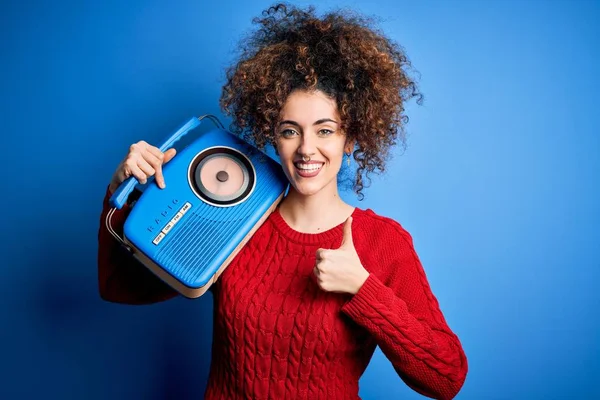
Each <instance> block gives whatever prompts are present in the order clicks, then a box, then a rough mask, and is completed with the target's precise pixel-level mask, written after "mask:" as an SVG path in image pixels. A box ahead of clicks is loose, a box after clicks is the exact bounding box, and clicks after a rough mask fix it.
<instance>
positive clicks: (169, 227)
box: [162, 221, 175, 235]
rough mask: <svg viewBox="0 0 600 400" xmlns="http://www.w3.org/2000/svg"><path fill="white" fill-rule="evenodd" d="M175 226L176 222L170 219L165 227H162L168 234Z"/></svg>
mask: <svg viewBox="0 0 600 400" xmlns="http://www.w3.org/2000/svg"><path fill="white" fill-rule="evenodd" d="M174 226H175V224H174V223H173V222H172V221H169V223H167V224H166V225H165V227H164V228H163V229H162V231H163V233H164V234H165V235H166V234H167V233H169V231H170V230H171V229H173V227H174Z"/></svg>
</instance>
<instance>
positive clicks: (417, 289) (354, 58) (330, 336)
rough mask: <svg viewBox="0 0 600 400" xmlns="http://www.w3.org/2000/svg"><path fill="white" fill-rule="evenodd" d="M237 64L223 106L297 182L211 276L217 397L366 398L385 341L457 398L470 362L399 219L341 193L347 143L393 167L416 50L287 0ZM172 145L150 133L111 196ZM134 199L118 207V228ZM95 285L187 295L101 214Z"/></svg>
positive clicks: (417, 383) (430, 392)
mask: <svg viewBox="0 0 600 400" xmlns="http://www.w3.org/2000/svg"><path fill="white" fill-rule="evenodd" d="M255 22H258V23H259V24H260V26H261V27H260V29H259V30H258V31H257V32H255V33H254V34H253V35H252V36H251V37H250V38H248V39H247V40H246V41H244V42H243V43H244V44H243V46H244V47H243V48H242V55H241V59H240V61H239V62H238V63H237V64H236V65H234V66H233V67H232V68H231V69H230V70H229V71H228V74H227V82H226V84H225V86H224V88H223V95H222V98H221V105H222V107H223V109H224V110H225V112H226V113H228V114H229V115H232V116H233V122H234V127H233V128H232V130H234V131H236V132H237V133H240V134H242V133H243V134H245V135H246V137H247V138H248V139H251V140H252V141H253V142H254V143H255V144H256V145H257V146H258V147H261V148H262V146H264V145H265V144H266V143H271V144H273V145H274V147H275V149H276V151H277V153H278V155H279V157H280V160H281V164H282V167H283V170H284V171H285V174H286V175H287V178H288V179H289V181H290V184H291V186H290V190H289V194H288V195H287V196H286V197H285V198H284V199H283V200H282V202H281V204H280V205H279V207H278V208H277V209H276V210H275V212H273V214H271V215H270V217H269V218H268V220H267V221H266V222H265V223H264V224H263V225H262V226H261V228H260V229H259V230H258V231H257V232H256V233H255V234H254V235H253V237H252V238H251V240H250V241H249V242H248V243H247V245H246V246H245V247H244V248H243V249H242V250H241V251H240V253H239V254H238V255H237V257H236V258H235V259H234V261H233V262H232V263H231V264H230V265H229V266H228V268H227V269H226V270H225V271H224V272H223V274H222V275H221V276H220V278H219V280H218V281H217V282H216V283H215V284H214V285H213V286H211V291H212V293H213V296H214V307H215V309H214V312H215V319H214V335H213V338H214V339H213V351H212V357H213V358H212V364H211V370H210V376H209V381H208V385H207V391H206V398H209V399H236V398H253V399H259V398H276V399H295V398H298V399H305V398H307V399H321V398H327V399H352V398H354V399H356V398H358V392H359V387H358V383H359V378H360V376H361V375H362V373H363V372H364V370H365V368H366V367H367V365H368V363H369V360H370V359H371V357H372V355H373V352H374V350H375V348H376V346H379V347H380V348H381V350H382V352H383V353H384V354H385V355H386V356H387V358H388V359H389V360H390V361H391V363H392V365H393V366H394V368H395V370H396V371H397V373H398V375H399V377H400V378H401V379H402V380H403V381H404V382H405V383H406V384H407V385H409V386H410V387H411V388H412V389H413V390H415V391H417V392H419V393H421V394H423V395H425V396H429V397H432V398H438V399H450V398H453V397H454V396H456V394H457V393H458V392H459V390H460V389H461V387H462V385H463V383H464V380H465V377H466V374H467V360H466V357H465V354H464V351H463V349H462V347H461V343H460V341H459V339H458V338H457V336H456V335H455V334H454V333H453V332H452V330H451V329H450V328H449V327H448V325H447V323H446V321H445V319H444V316H443V314H442V312H441V311H440V308H439V306H438V303H437V300H436V298H435V296H434V295H433V294H432V292H431V290H430V287H429V284H428V281H427V278H426V276H425V273H424V271H423V268H422V266H421V264H420V261H419V258H418V256H417V254H416V253H415V250H414V248H413V244H412V239H411V236H410V235H409V233H407V232H406V231H405V230H404V229H403V228H402V226H401V225H400V224H399V223H397V222H395V221H393V220H391V219H389V218H387V217H383V216H380V215H377V214H376V213H374V212H373V211H372V210H369V209H367V210H363V209H360V208H354V207H351V206H350V205H348V204H346V203H345V202H344V201H343V200H342V199H341V198H340V197H339V195H338V176H339V175H340V170H341V169H342V166H344V169H347V168H349V167H348V166H346V161H349V157H351V156H352V157H353V158H354V160H355V161H356V162H357V164H358V166H359V168H358V170H357V171H356V177H355V188H356V191H357V193H358V194H361V191H362V189H363V177H362V175H363V173H364V172H370V171H374V170H376V169H379V170H383V168H384V160H385V157H386V155H387V152H388V151H389V149H390V147H391V146H392V145H394V144H395V142H396V139H397V135H398V133H402V130H403V125H402V122H403V121H405V117H404V116H403V115H402V112H403V111H404V107H403V106H404V102H405V101H406V100H407V99H409V98H411V97H414V96H419V93H418V92H417V90H416V85H415V84H414V82H413V80H412V79H411V78H410V77H409V76H408V74H407V73H406V71H405V70H404V68H405V67H406V66H407V65H409V64H408V61H407V59H406V57H405V55H404V53H403V52H402V51H401V50H400V49H399V48H398V47H397V46H396V45H395V44H393V43H392V42H390V41H389V40H388V39H386V38H385V37H384V36H383V35H381V34H379V33H377V32H376V31H374V30H373V29H371V28H369V26H368V25H367V22H366V21H365V20H363V19H360V18H358V17H355V16H348V15H345V14H342V13H332V14H329V15H327V16H325V17H323V18H322V19H319V18H317V17H316V16H315V15H314V14H313V10H312V9H309V10H306V11H302V10H298V9H295V8H289V7H286V6H281V5H278V6H275V7H272V8H270V9H268V10H267V11H265V13H264V18H262V19H257V20H255ZM174 156H175V151H174V150H173V149H170V150H168V151H166V152H165V153H161V152H160V151H159V150H158V149H157V148H155V147H153V146H151V145H149V144H147V143H145V142H139V143H136V144H134V145H132V146H131V148H130V151H129V153H128V155H127V156H126V157H125V159H124V160H123V162H122V163H121V164H120V165H119V167H118V168H117V170H116V172H115V174H114V176H113V179H112V182H111V184H110V185H109V188H108V190H107V193H106V197H105V200H104V210H103V213H102V219H101V221H103V220H104V217H105V215H106V213H107V211H108V209H109V206H108V203H107V200H108V198H109V197H110V195H111V193H112V191H113V190H114V189H115V188H116V187H117V186H118V185H119V184H120V183H121V182H122V181H123V180H124V179H126V178H127V177H129V176H131V175H134V176H136V177H137V179H138V180H139V181H140V182H142V183H144V182H146V179H147V178H148V177H150V176H153V175H155V178H156V183H157V184H158V185H159V186H160V187H164V185H165V183H166V182H164V178H163V176H162V172H161V166H162V165H164V163H167V162H168V161H169V160H170V159H172V158H173V157H174ZM128 212H129V209H128V208H127V207H124V208H123V209H122V210H120V211H119V213H118V214H117V215H115V216H114V217H113V220H116V221H115V223H116V224H117V225H118V227H119V228H120V229H122V224H123V221H124V219H125V218H126V216H127V213H128ZM99 243H100V248H99V255H98V260H99V288H100V295H101V296H102V298H104V299H105V300H107V301H114V302H121V303H130V304H147V303H153V302H158V301H162V300H166V299H169V298H172V297H174V296H176V295H177V293H175V292H174V291H173V290H172V289H171V288H169V287H168V286H167V285H166V284H164V283H163V282H162V281H160V280H159V279H158V278H156V277H155V276H154V275H152V274H151V273H150V272H148V270H146V269H145V268H144V267H143V266H141V265H139V264H138V263H137V262H135V261H134V260H132V259H130V258H128V257H127V256H126V255H125V254H123V253H121V252H120V251H119V246H118V243H117V242H116V241H115V240H114V239H113V237H112V236H111V235H110V234H109V233H108V232H107V231H106V230H105V228H104V225H103V224H101V228H100V232H99Z"/></svg>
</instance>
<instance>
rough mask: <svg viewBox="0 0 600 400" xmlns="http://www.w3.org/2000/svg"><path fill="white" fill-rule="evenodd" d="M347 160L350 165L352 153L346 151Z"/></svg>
mask: <svg viewBox="0 0 600 400" xmlns="http://www.w3.org/2000/svg"><path fill="white" fill-rule="evenodd" d="M346 156H347V158H346V162H347V163H348V166H350V153H346Z"/></svg>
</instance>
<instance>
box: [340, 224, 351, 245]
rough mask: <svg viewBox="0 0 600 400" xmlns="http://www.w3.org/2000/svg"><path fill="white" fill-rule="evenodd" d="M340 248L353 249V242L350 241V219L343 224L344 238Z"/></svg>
mask: <svg viewBox="0 0 600 400" xmlns="http://www.w3.org/2000/svg"><path fill="white" fill-rule="evenodd" d="M340 247H354V241H353V240H352V217H348V219H346V222H345V223H344V237H343V238H342V245H341V246H340Z"/></svg>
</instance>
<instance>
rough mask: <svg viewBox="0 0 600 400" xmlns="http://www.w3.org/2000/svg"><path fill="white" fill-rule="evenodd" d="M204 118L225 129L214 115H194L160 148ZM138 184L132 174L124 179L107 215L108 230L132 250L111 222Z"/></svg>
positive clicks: (181, 135)
mask: <svg viewBox="0 0 600 400" xmlns="http://www.w3.org/2000/svg"><path fill="white" fill-rule="evenodd" d="M204 118H208V119H210V120H211V121H212V122H213V123H214V124H215V125H216V126H217V127H218V128H221V129H225V128H224V127H223V124H222V123H221V121H219V119H218V118H217V117H215V116H214V115H211V114H206V115H203V116H201V117H193V118H191V119H190V120H189V121H188V122H186V123H185V125H183V126H182V127H181V128H179V129H178V130H177V131H175V133H173V134H172V135H171V136H169V137H168V138H166V139H165V141H164V142H163V143H161V144H160V145H159V146H158V149H159V150H160V151H161V152H163V153H164V152H165V151H167V150H168V149H169V148H171V146H173V144H175V142H177V141H178V140H179V139H181V138H182V137H183V136H185V135H186V134H187V133H188V132H189V131H190V130H192V129H194V128H196V127H197V126H199V125H200V123H201V121H202V120H203V119H204ZM137 184H139V181H138V180H137V178H136V177H135V176H130V177H129V178H127V179H126V180H124V181H123V182H122V183H121V184H120V185H119V187H118V188H117V189H116V190H115V192H114V193H113V194H112V196H111V197H110V199H109V204H110V205H111V209H110V210H109V212H108V214H107V215H106V227H107V228H108V231H109V232H110V233H111V234H112V235H113V236H114V237H115V239H117V240H118V241H119V242H121V244H122V245H123V246H125V248H127V250H131V248H130V246H128V245H127V244H126V243H125V241H124V240H123V238H121V237H120V236H119V235H118V234H117V233H116V232H115V230H114V229H113V227H112V224H111V219H112V216H113V214H114V213H115V211H116V210H117V209H121V208H122V207H123V205H125V203H126V202H127V199H128V198H129V195H130V194H131V192H133V189H135V186H136V185H137Z"/></svg>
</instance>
